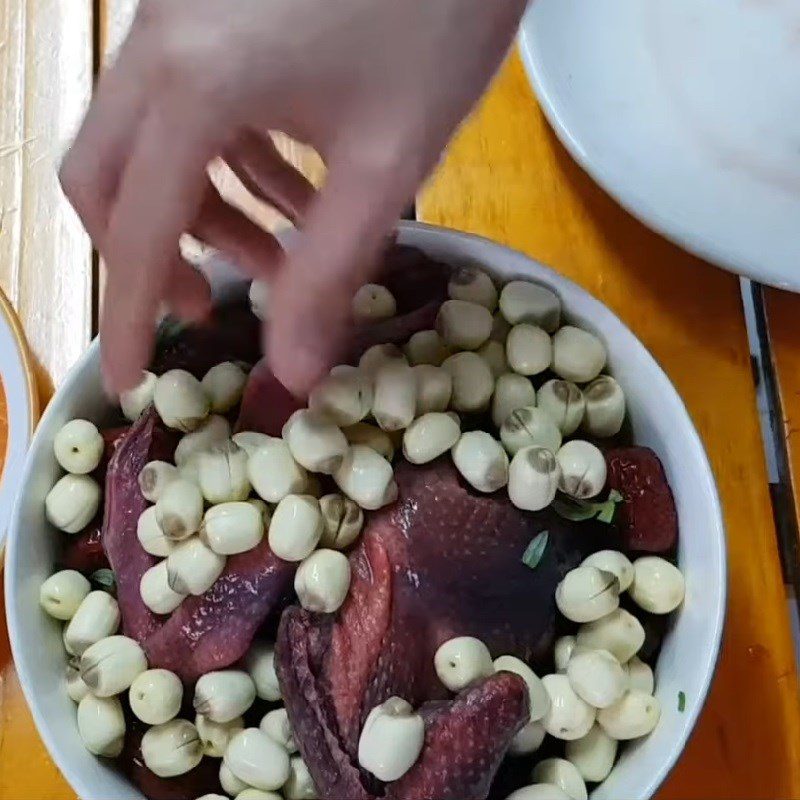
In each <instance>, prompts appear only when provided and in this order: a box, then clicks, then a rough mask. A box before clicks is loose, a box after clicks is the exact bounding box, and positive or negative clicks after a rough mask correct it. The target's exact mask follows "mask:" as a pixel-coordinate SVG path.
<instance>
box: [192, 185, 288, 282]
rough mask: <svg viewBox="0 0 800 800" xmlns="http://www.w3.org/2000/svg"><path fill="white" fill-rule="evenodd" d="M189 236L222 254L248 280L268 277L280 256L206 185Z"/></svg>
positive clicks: (263, 234)
mask: <svg viewBox="0 0 800 800" xmlns="http://www.w3.org/2000/svg"><path fill="white" fill-rule="evenodd" d="M190 233H191V234H192V235H193V236H195V237H196V238H197V239H200V240H201V241H203V242H205V244H207V245H209V246H210V247H213V248H214V249H216V250H219V251H221V252H222V253H225V254H226V255H227V256H229V257H230V258H231V260H232V261H233V262H234V263H235V264H237V265H238V266H239V267H241V268H242V270H243V271H244V272H245V273H247V274H248V275H249V276H250V277H252V278H265V277H267V276H268V275H271V274H272V273H273V272H274V271H275V269H276V267H277V264H278V261H279V260H280V258H281V256H282V255H283V251H282V250H281V248H280V245H279V244H278V242H277V241H276V240H275V237H273V236H271V235H270V234H269V233H267V232H266V231H265V230H263V229H262V228H260V227H259V226H258V225H256V224H255V223H254V222H253V221H252V220H250V219H248V217H246V216H245V215H244V214H242V213H241V212H240V211H238V210H236V209H235V208H233V207H232V206H230V205H228V204H227V203H226V202H225V201H224V200H223V199H222V198H221V197H220V196H219V193H218V192H217V190H216V189H215V188H214V187H213V186H210V185H209V186H208V187H207V189H206V193H205V196H204V198H203V204H202V206H201V208H200V213H199V215H198V217H197V219H196V220H195V222H194V224H193V225H192V227H191V229H190Z"/></svg>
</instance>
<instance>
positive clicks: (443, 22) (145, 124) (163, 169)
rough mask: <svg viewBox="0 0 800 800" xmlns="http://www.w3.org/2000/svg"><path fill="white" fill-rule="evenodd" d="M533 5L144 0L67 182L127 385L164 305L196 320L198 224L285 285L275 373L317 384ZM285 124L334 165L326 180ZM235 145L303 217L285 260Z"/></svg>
mask: <svg viewBox="0 0 800 800" xmlns="http://www.w3.org/2000/svg"><path fill="white" fill-rule="evenodd" d="M524 7H525V0H435V2H431V0H391V2H387V1H386V0H384V1H383V2H376V0H337V1H336V2H325V1H324V0H228V2H226V3H220V2H219V0H142V3H141V5H140V8H139V11H138V14H137V17H136V19H135V21H134V24H133V27H132V30H131V33H130V35H129V37H128V39H127V41H126V42H125V44H124V45H123V47H122V49H121V51H120V54H119V57H118V60H117V62H116V64H115V65H114V66H113V67H112V68H111V69H109V70H108V71H107V72H106V73H105V74H104V75H103V77H102V78H101V80H100V82H99V85H98V89H97V92H96V94H95V98H94V100H93V102H92V105H91V107H90V109H89V112H88V114H87V117H86V119H85V121H84V124H83V126H82V128H81V131H80V133H79V135H78V137H77V139H76V141H75V143H74V145H73V146H72V148H71V150H70V152H69V153H68V155H67V157H66V159H65V161H64V164H63V167H62V173H61V176H62V182H63V185H64V187H65V191H66V193H67V196H68V197H69V198H70V200H71V201H72V202H73V204H74V205H75V207H76V209H77V211H78V213H79V214H80V216H81V218H82V220H83V222H84V224H85V226H86V228H87V230H88V232H89V234H90V235H91V236H92V238H93V240H94V242H95V244H96V246H97V247H98V249H99V250H100V252H101V254H102V255H103V256H104V258H105V261H106V264H107V267H108V279H107V284H106V291H105V300H104V308H103V315H102V320H101V340H102V351H103V366H104V372H105V376H106V381H107V384H108V386H109V388H110V389H111V390H112V391H117V392H119V391H123V390H125V389H128V388H130V387H131V386H132V385H134V384H135V383H137V382H138V380H139V378H140V375H141V370H142V368H143V367H144V366H145V365H146V363H147V361H148V360H149V357H150V352H151V348H152V342H153V329H154V327H153V323H154V320H155V317H156V315H157V313H158V310H159V307H160V305H161V303H162V302H165V301H166V302H167V303H168V304H169V305H170V306H171V307H172V309H173V310H174V311H175V312H176V313H178V314H179V315H182V316H185V317H189V318H191V317H199V316H201V315H203V314H204V313H205V312H206V310H207V308H208V303H209V299H208V287H207V286H206V285H205V283H204V281H203V279H202V278H201V277H200V276H199V274H198V273H196V272H195V271H194V270H193V269H192V268H191V267H189V266H188V265H187V264H186V263H184V262H183V261H182V260H181V259H180V257H179V249H178V240H179V237H180V235H181V234H182V233H183V232H186V231H188V232H191V233H192V234H194V235H195V236H196V237H197V238H199V239H200V240H202V241H204V242H205V243H207V244H208V245H210V246H212V247H216V248H218V249H220V250H222V251H225V252H227V253H228V254H230V255H231V256H233V257H234V259H236V260H237V261H238V262H239V263H240V265H241V266H242V267H243V268H244V269H246V270H247V271H248V272H249V273H250V274H251V275H253V276H254V277H259V278H268V279H269V280H270V282H271V284H272V287H271V298H272V299H271V303H270V308H271V312H270V313H271V319H270V336H269V342H268V348H269V352H268V354H269V356H270V359H271V363H272V367H273V370H274V372H275V374H276V375H277V376H278V377H279V378H280V379H281V380H282V381H283V383H284V384H285V385H286V386H287V387H288V388H290V389H292V390H293V391H295V392H298V393H303V392H305V391H307V390H308V389H309V388H310V387H311V386H312V385H313V383H314V382H315V381H316V380H317V379H318V378H319V377H320V376H321V375H322V374H323V372H324V371H325V370H326V369H327V368H328V367H329V366H330V363H331V362H332V360H333V359H334V358H335V357H336V354H337V351H338V348H339V346H340V343H341V340H342V337H343V336H344V335H345V332H346V328H347V325H348V324H349V320H350V299H351V297H352V295H353V293H354V292H355V290H356V289H357V288H358V287H359V286H360V285H361V284H363V283H364V282H365V281H366V280H367V278H368V275H369V271H370V269H371V267H372V265H373V263H374V260H375V257H376V255H377V253H378V251H379V249H380V247H381V245H382V243H383V241H384V238H385V236H386V235H387V233H388V232H389V231H390V230H391V228H392V227H393V225H394V224H395V222H396V220H397V219H398V217H399V216H400V214H401V213H402V209H403V208H404V206H405V205H406V204H407V203H408V202H409V200H410V199H411V198H412V197H413V194H414V192H415V191H416V189H417V188H418V186H419V184H420V183H421V181H422V180H423V178H424V177H425V175H426V174H427V172H428V171H429V170H430V169H431V167H432V166H433V165H434V163H435V162H436V160H437V158H438V156H439V154H440V152H441V150H442V148H443V147H444V146H445V144H446V142H447V139H448V138H449V136H450V135H451V133H452V131H453V130H454V129H455V127H456V126H457V125H458V123H459V122H460V121H461V119H462V118H463V117H464V116H465V115H466V114H467V112H468V111H469V110H470V108H471V106H472V104H473V103H474V101H475V100H476V98H477V97H478V96H479V94H480V93H481V92H482V90H483V89H484V87H485V86H486V84H487V82H488V80H489V78H490V77H491V76H492V74H493V73H494V71H495V70H496V68H497V66H498V65H499V63H500V61H501V59H502V58H503V56H504V54H505V52H506V49H507V48H508V45H509V43H510V42H511V39H512V37H513V34H514V32H515V30H516V25H517V22H518V20H519V17H520V15H521V14H522V11H523V10H524ZM269 130H280V131H283V132H285V133H287V134H289V135H290V136H292V137H293V138H295V139H298V140H300V141H303V142H306V143H308V144H311V145H312V146H313V147H315V148H316V149H317V151H318V152H319V153H320V154H321V155H322V157H323V159H324V160H325V161H326V163H327V166H328V178H327V181H326V184H325V186H324V188H323V189H322V190H321V192H320V193H319V194H318V195H317V194H316V193H315V192H314V190H313V189H312V187H311V186H310V185H309V184H308V183H307V182H306V181H305V179H304V178H303V177H302V176H301V175H299V173H297V172H296V171H295V170H294V168H293V167H291V166H290V165H289V164H287V163H286V162H284V161H283V160H282V159H281V157H280V155H279V154H278V153H277V150H275V148H274V146H273V145H272V143H271V141H270V139H269V136H268V135H267V134H266V133H265V132H266V131H269ZM218 156H221V157H222V158H224V159H225V160H226V161H227V162H228V163H229V165H230V166H231V167H232V169H233V170H234V172H235V173H237V174H238V175H239V176H240V177H242V178H243V179H244V182H245V185H246V186H247V187H248V188H249V189H250V190H251V191H253V192H254V193H255V194H257V195H259V196H261V197H262V198H264V199H267V200H268V201H270V202H271V203H273V204H274V205H276V207H277V208H278V209H279V210H280V211H282V212H283V213H284V214H286V215H287V216H288V217H289V218H290V219H292V220H293V221H294V222H295V223H297V224H298V225H299V227H301V228H302V229H303V234H302V235H301V236H300V237H299V241H298V244H297V246H296V248H293V250H292V252H291V254H290V255H288V256H287V257H284V256H283V254H282V252H281V250H280V248H279V247H278V245H277V243H276V242H275V240H274V239H273V238H272V237H271V236H270V235H269V234H267V233H266V232H264V231H262V230H260V229H259V228H257V227H256V226H255V225H254V224H253V223H251V222H249V221H248V220H247V219H246V218H245V217H244V216H243V215H241V214H240V213H239V212H238V211H235V210H234V209H233V208H232V207H231V206H229V205H227V204H226V203H225V202H224V201H223V200H222V199H221V198H220V197H219V195H218V194H217V192H216V190H215V189H214V188H213V187H212V186H211V184H210V182H209V180H208V176H207V173H206V166H207V164H208V162H209V161H210V160H212V159H213V158H215V157H218Z"/></svg>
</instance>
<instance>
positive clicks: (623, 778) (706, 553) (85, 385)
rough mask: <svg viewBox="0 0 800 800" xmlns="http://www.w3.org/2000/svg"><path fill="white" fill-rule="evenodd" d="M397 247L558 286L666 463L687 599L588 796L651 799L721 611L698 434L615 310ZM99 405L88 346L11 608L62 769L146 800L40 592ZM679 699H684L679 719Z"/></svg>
mask: <svg viewBox="0 0 800 800" xmlns="http://www.w3.org/2000/svg"><path fill="white" fill-rule="evenodd" d="M399 240H400V242H401V243H404V244H412V245H416V246H418V247H420V248H422V249H423V250H425V251H427V252H428V253H430V254H431V255H432V256H435V257H438V258H441V259H442V260H444V261H447V262H450V263H464V262H474V263H478V264H481V265H482V266H484V267H485V268H488V269H490V270H491V271H492V272H494V274H495V275H497V276H498V277H499V278H500V279H503V280H508V279H510V278H512V277H526V278H534V279H536V280H538V281H540V282H542V283H544V284H547V285H548V286H550V287H552V288H553V289H555V290H556V291H557V292H558V294H559V295H560V296H561V298H562V300H563V302H564V306H565V310H566V314H567V316H568V317H569V318H570V319H571V320H573V321H575V322H577V323H578V324H580V325H582V326H584V327H586V328H588V329H591V330H593V331H595V332H596V333H598V334H599V335H600V336H601V337H602V338H603V340H604V341H605V342H606V344H607V346H608V351H609V359H610V369H611V371H612V373H613V374H614V376H615V377H616V378H617V379H618V380H619V382H620V384H622V386H623V387H624V389H625V393H626V395H627V399H628V405H629V409H630V417H631V420H632V423H633V431H634V437H635V441H636V442H637V443H638V444H642V445H648V446H650V447H652V448H653V449H654V450H655V451H656V452H657V453H658V455H659V456H660V457H661V460H662V461H663V463H664V467H665V469H666V472H667V475H668V477H669V482H670V485H671V487H672V491H673V493H674V495H675V500H676V503H677V507H678V516H679V520H680V546H679V562H680V567H681V570H682V571H683V573H684V575H685V577H686V589H687V592H686V602H685V603H684V605H683V607H682V608H681V610H680V612H679V613H678V614H677V616H676V619H675V622H674V626H673V629H672V631H671V632H670V633H669V635H668V636H667V638H666V640H665V642H664V646H663V648H662V651H661V656H660V659H659V662H658V667H657V670H656V675H657V678H656V686H657V690H656V694H657V696H658V697H659V699H660V701H661V705H662V708H663V713H662V717H661V722H660V724H659V725H658V727H657V728H656V730H655V732H654V733H653V734H652V735H651V736H650V737H648V738H646V739H644V740H642V741H640V742H638V743H636V744H635V745H634V746H632V747H628V748H626V749H625V752H624V754H623V755H622V758H621V759H620V761H619V763H618V764H617V766H616V768H615V769H614V771H613V773H612V774H611V776H610V777H609V778H608V780H607V781H606V782H605V783H604V784H603V785H602V786H601V787H599V788H598V789H597V790H596V791H595V794H594V797H596V798H620V797H624V798H627V799H628V800H634V798H649V797H651V796H652V795H653V794H654V793H655V791H656V789H657V788H658V786H659V785H660V784H661V782H662V781H663V780H664V778H665V777H666V775H667V774H668V773H669V771H670V769H671V768H672V767H673V765H674V764H675V762H676V761H677V759H678V757H679V756H680V754H681V752H682V750H683V747H684V745H685V744H686V740H687V738H688V737H689V734H690V733H691V731H692V728H693V727H694V724H695V722H696V720H697V717H698V714H699V713H700V710H701V708H702V706H703V702H704V700H705V697H706V694H707V693H708V689H709V685H710V683H711V679H712V677H713V673H714V668H715V666H716V662H717V655H718V652H719V647H720V639H721V636H722V629H723V620H724V614H725V595H726V565H725V537H724V529H723V522H722V514H721V510H720V505H719V499H718V497H717V491H716V487H715V484H714V478H713V476H712V473H711V468H710V466H709V463H708V460H707V458H706V455H705V452H704V451H703V446H702V444H701V442H700V439H699V437H698V435H697V432H696V431H695V429H694V426H693V425H692V422H691V420H690V418H689V415H688V414H687V412H686V408H685V407H684V405H683V403H682V401H681V399H680V397H679V396H678V394H677V392H676V391H675V389H674V388H673V386H672V384H671V383H670V382H669V380H668V379H667V376H666V375H665V374H664V373H663V372H662V370H661V368H660V367H659V366H658V364H657V363H656V362H655V361H654V360H653V358H652V357H651V356H650V354H649V353H648V352H647V351H646V350H645V348H644V347H643V345H642V344H641V343H640V342H639V341H638V340H637V339H636V337H635V336H634V335H633V334H632V333H631V332H630V331H629V330H628V329H627V328H626V327H625V326H624V325H623V324H622V323H621V322H620V320H619V319H617V317H615V316H614V314H612V313H611V311H609V310H608V309H607V308H606V307H605V306H603V305H602V304H601V303H600V302H599V301H597V300H595V299H593V298H592V297H591V296H590V295H588V294H587V293H586V292H585V291H583V290H582V289H580V288H579V287H578V286H576V285H575V284H573V283H571V282H570V281H568V280H565V279H564V278H563V277H561V276H559V275H557V274H556V273H555V272H553V271H551V270H549V269H547V268H546V267H543V266H542V265H540V264H538V263H536V262H535V261H532V260H531V259H529V258H527V257H526V256H524V255H522V254H521V253H517V252H514V251H512V250H509V249H507V248H505V247H502V246H500V245H498V244H494V243H492V242H490V241H487V240H485V239H480V238H477V237H474V236H468V235H466V234H462V233H456V232H453V231H448V230H444V229H440V228H433V227H429V226H425V225H420V224H414V223H406V224H403V225H402V226H401V229H400V237H399ZM229 280H230V278H229ZM223 283H224V280H223ZM105 409H106V401H105V400H104V398H103V392H102V390H101V383H100V363H99V350H98V344H97V342H94V343H93V344H92V346H91V348H90V349H89V351H88V352H87V353H86V355H85V356H84V357H83V358H82V359H81V360H80V362H79V363H78V364H77V365H76V366H75V367H74V369H73V370H72V371H71V372H70V374H69V376H68V378H67V380H66V381H65V383H64V385H63V386H62V387H61V389H60V390H59V392H58V393H57V394H56V396H55V398H54V399H53V401H52V402H51V403H50V406H49V408H48V409H47V412H46V414H45V415H44V418H43V419H42V421H41V424H40V425H39V429H38V431H37V433H36V437H35V439H34V441H33V445H32V447H31V450H30V453H29V455H28V460H27V463H26V465H25V474H24V477H23V482H22V485H23V487H24V489H23V491H22V493H21V495H20V496H19V498H18V502H17V505H16V509H15V512H14V516H13V519H12V522H11V528H10V536H9V541H8V553H7V561H6V608H7V613H8V624H9V631H10V635H11V645H12V648H13V652H14V659H15V662H16V666H17V670H18V672H19V676H20V681H21V683H22V687H23V690H24V692H25V695H26V697H27V699H28V703H29V704H30V707H31V709H32V711H33V716H34V718H35V720H36V724H37V726H38V728H39V732H40V733H41V735H42V738H43V740H44V742H45V744H46V745H47V748H48V750H49V751H50V753H51V755H52V756H53V758H54V760H55V761H56V763H57V764H58V766H59V768H60V769H61V771H62V772H63V773H64V775H65V777H66V778H67V780H68V781H69V783H70V784H71V785H72V787H73V789H74V790H75V791H76V792H77V794H78V795H79V796H80V797H81V798H83V800H131V798H133V797H136V798H139V797H141V795H139V794H138V792H132V789H131V786H130V784H129V783H128V782H127V781H126V780H124V779H123V778H122V777H121V776H119V775H118V774H117V773H116V772H115V771H114V769H113V764H110V763H108V762H105V761H102V760H99V759H96V758H94V757H93V756H91V755H90V754H89V753H88V752H87V751H86V750H85V749H84V748H83V746H82V744H81V742H80V740H79V738H78V734H77V730H76V725H75V706H74V705H73V704H72V702H71V701H70V700H69V698H68V697H67V695H66V694H65V692H64V686H63V675H64V652H63V648H62V644H61V636H60V626H59V625H58V624H57V623H55V622H54V621H53V620H52V619H50V618H49V617H47V616H46V615H45V614H43V613H42V612H41V610H40V608H39V605H38V593H39V586H40V584H41V583H42V581H43V580H44V579H45V578H46V577H47V576H48V575H49V574H50V572H51V571H52V567H53V563H54V561H55V558H56V555H57V554H56V547H57V541H58V539H57V537H56V536H54V535H53V532H52V530H51V529H50V528H49V527H48V525H47V523H46V521H45V517H44V498H45V495H46V494H47V492H48V490H49V489H50V487H51V486H52V485H53V484H54V483H55V481H56V478H57V476H58V472H59V471H58V466H57V464H56V462H55V459H54V457H53V453H52V442H53V437H54V436H55V434H56V432H57V431H58V429H59V428H60V427H61V425H63V424H64V423H65V422H66V421H68V420H69V419H72V418H74V417H76V416H81V417H88V418H90V419H91V418H95V419H99V418H102V415H103V413H104V410H105ZM679 693H683V695H684V696H685V707H684V709H683V711H682V712H681V711H680V710H679V699H678V698H679Z"/></svg>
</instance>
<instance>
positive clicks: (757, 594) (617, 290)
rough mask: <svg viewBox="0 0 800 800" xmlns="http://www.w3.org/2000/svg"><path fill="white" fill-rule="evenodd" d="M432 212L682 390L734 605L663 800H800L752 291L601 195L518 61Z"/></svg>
mask: <svg viewBox="0 0 800 800" xmlns="http://www.w3.org/2000/svg"><path fill="white" fill-rule="evenodd" d="M418 213H419V216H420V218H421V219H424V220H426V221H429V222H435V223H438V224H442V225H448V226H451V227H454V228H461V229H464V230H468V231H472V232H474V233H479V234H483V235H486V236H489V237H491V238H493V239H497V240H499V241H501V242H504V243H507V244H510V245H511V246H513V247H515V248H518V249H520V250H523V251H525V252H526V253H528V254H530V255H532V256H534V257H536V258H538V259H540V260H542V261H544V262H545V263H547V264H550V265H551V266H553V267H555V268H556V269H558V270H559V271H561V272H563V273H564V274H566V275H568V276H569V277H571V278H573V279H574V280H575V281H577V282H578V283H580V284H582V285H583V286H584V287H586V288H587V289H588V290H589V291H591V292H592V293H593V294H595V295H596V296H597V297H599V298H600V299H601V300H603V301H604V302H605V303H607V304H608V305H609V306H610V307H611V308H612V309H613V310H614V311H615V312H616V313H618V314H619V315H620V317H622V319H623V320H624V321H625V322H626V323H627V324H628V325H630V326H631V328H632V329H633V330H634V332H635V333H636V334H637V335H638V336H639V337H640V338H641V339H642V341H643V342H644V343H645V344H646V345H647V346H648V347H649V348H650V350H651V351H652V352H653V354H654V355H655V357H656V358H657V359H658V360H659V361H660V363H661V364H662V365H663V367H664V368H665V370H666V371H667V373H668V374H669V376H670V378H671V379H672V380H673V381H674V383H675V385H676V386H677V388H678V390H679V391H680V393H681V395H682V396H683V398H684V399H685V401H686V403H687V406H688V408H689V411H690V413H691V415H692V417H693V419H694V421H695V423H696V425H697V427H698V429H699V431H700V434H701V436H702V437H703V440H704V442H705V445H706V448H707V450H708V453H709V456H710V459H711V462H712V465H713V468H714V471H715V473H716V476H717V480H718V484H719V490H720V495H721V498H722V503H723V507H724V510H725V520H726V525H727V528H728V537H729V545H728V552H729V559H730V598H729V613H728V622H727V631H726V636H725V645H724V650H723V655H722V659H721V663H720V666H719V671H718V674H717V679H716V682H715V685H714V688H713V690H712V693H711V697H710V700H709V702H708V705H707V708H706V710H705V712H704V714H703V717H702V719H701V721H700V724H699V727H698V729H697V732H696V734H695V736H694V738H693V739H692V741H691V742H690V744H689V747H688V749H687V751H686V753H685V755H684V757H683V759H682V760H681V762H680V764H679V766H678V768H677V769H676V770H675V772H674V774H673V775H672V777H671V778H670V779H669V781H668V782H667V784H666V785H665V787H664V789H663V790H662V792H661V797H663V798H665V799H666V798H670V799H673V798H674V799H677V798H687V800H688V799H689V798H743V799H744V798H747V800H751V798H774V799H775V800H779V799H780V800H783V799H784V798H798V797H800V702H799V701H798V686H797V675H796V668H795V663H794V654H793V649H792V642H791V636H790V631H789V626H788V620H787V609H786V601H785V595H784V589H783V586H782V582H781V573H780V568H779V562H778V555H777V547H776V539H775V530H774V526H773V522H772V512H771V508H770V501H769V496H768V488H767V475H766V472H765V465H764V461H763V457H762V453H763V449H762V444H761V438H760V432H759V421H758V417H757V411H756V402H755V396H754V387H753V382H752V378H751V372H750V361H749V351H748V346H747V340H746V332H745V327H744V318H743V314H742V308H741V300H740V294H739V287H738V280H737V279H736V278H735V277H734V276H732V275H729V274H727V273H724V272H722V271H719V270H716V269H714V268H712V267H710V266H709V265H707V264H705V263H703V262H702V261H699V260H698V259H695V258H693V257H691V256H689V255H687V254H686V253H684V252H683V251H681V250H679V249H678V248H676V247H674V246H672V245H670V244H668V243H667V242H666V241H665V240H663V239H661V238H660V237H658V236H656V235H655V234H653V233H650V232H649V231H648V230H646V229H645V228H644V227H643V226H642V225H640V224H639V223H638V222H636V221H635V220H634V219H633V218H632V217H630V216H628V215H627V214H626V213H625V212H623V211H622V210H621V209H620V208H619V207H618V206H617V205H616V204H615V203H614V202H613V201H612V200H610V199H609V198H608V197H607V196H606V195H605V194H604V193H603V192H602V191H601V190H600V189H599V188H597V187H596V186H595V185H594V184H593V183H592V181H591V180H590V179H589V178H588V177H587V176H586V175H585V174H584V173H583V172H582V171H581V170H580V168H579V167H577V166H576V165H575V163H574V162H573V161H572V160H571V159H570V158H569V156H568V155H567V154H566V152H565V151H564V149H563V148H562V147H561V146H560V145H559V144H558V142H557V141H556V140H555V137H554V136H553V134H552V133H551V131H550V129H549V128H548V127H547V124H546V123H545V121H544V119H543V117H542V115H541V113H540V111H539V110H538V108H537V106H536V104H535V101H534V99H533V97H532V94H531V91H530V89H529V87H528V84H527V81H526V79H525V76H524V74H523V70H522V67H521V64H520V62H519V60H518V58H517V57H516V56H515V57H514V58H512V59H511V61H510V63H509V64H508V65H507V66H506V68H505V69H504V70H503V72H502V74H501V76H500V77H499V79H498V81H497V82H496V83H495V86H494V87H493V89H492V91H491V93H490V95H489V96H488V98H487V99H486V101H485V102H484V103H483V104H482V106H481V107H480V109H479V111H478V113H477V115H476V117H475V118H474V119H473V120H472V121H471V122H470V123H469V124H468V125H467V126H466V127H465V129H464V130H463V131H462V132H461V134H460V135H459V137H458V139H457V141H456V142H455V144H454V145H453V146H452V147H451V148H450V151H449V154H448V156H447V157H446V158H445V160H444V163H443V164H442V166H441V168H440V169H439V171H438V173H437V175H436V176H435V178H434V179H433V180H432V182H431V183H430V185H429V187H428V189H427V191H426V192H425V193H424V195H423V197H422V200H421V202H420V204H419V206H418ZM796 363H797V364H798V365H800V358H798V359H797V361H796ZM798 376H800V370H796V372H795V377H798ZM798 385H800V378H798ZM798 408H800V405H798Z"/></svg>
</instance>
